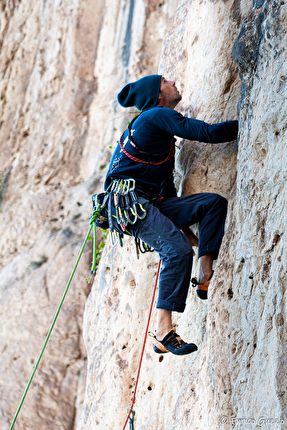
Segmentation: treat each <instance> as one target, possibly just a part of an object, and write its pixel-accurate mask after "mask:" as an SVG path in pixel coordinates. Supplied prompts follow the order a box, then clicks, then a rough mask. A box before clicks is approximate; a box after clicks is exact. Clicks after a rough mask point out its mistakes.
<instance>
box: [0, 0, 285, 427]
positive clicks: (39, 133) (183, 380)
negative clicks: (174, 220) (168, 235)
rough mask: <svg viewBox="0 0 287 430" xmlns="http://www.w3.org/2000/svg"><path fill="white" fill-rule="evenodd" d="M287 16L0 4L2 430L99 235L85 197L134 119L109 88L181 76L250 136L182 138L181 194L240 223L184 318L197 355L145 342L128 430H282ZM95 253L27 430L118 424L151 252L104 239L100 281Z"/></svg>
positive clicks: (237, 4)
mask: <svg viewBox="0 0 287 430" xmlns="http://www.w3.org/2000/svg"><path fill="white" fill-rule="evenodd" d="M286 9H287V8H286V5H285V4H284V2H277V1H276V2H273V1H267V0H265V1H264V0H254V1H253V3H252V4H251V1H249V0H242V1H239V0H234V1H233V2H225V1H222V2H221V1H197V0H193V1H191V0H181V1H176V0H173V1H172V0H169V1H164V2H157V1H153V0H145V1H140V0H130V1H121V2H120V1H113V2H112V1H111V0H105V1H104V0H86V1H76V0H72V1H66V0H62V1H61V0H56V1H54V2H52V1H40V0H34V1H30V2H28V1H26V0H25V1H23V0H22V1H20V0H19V1H17V0H14V1H10V2H6V3H5V4H3V5H1V11H0V29H1V32H0V33H1V35H0V76H1V79H0V91H1V99H0V112H1V113H0V115H1V117H0V154H1V155H0V157H1V164H0V188H1V189H0V202H1V208H0V209H1V213H0V245H1V246H0V253H1V260H0V264H1V276H0V292H1V293H0V297H1V334H0V337H1V341H0V353H1V360H0V363H1V383H0V391H1V395H0V398H1V402H0V408H1V414H0V424H1V428H9V425H10V423H11V420H12V418H13V415H14V413H15V411H16V409H17V406H18V403H19V401H20V398H21V395H22V393H23V391H24V388H25V386H26V383H27V381H28V379H29V376H30V374H31V372H32V369H33V365H34V364H35V360H36V359H37V357H38V354H39V352H40V349H41V347H42V344H43V342H44V339H45V335H46V334H47V331H48V329H49V326H50V323H51V321H52V319H53V316H54V313H55V311H56V308H57V305H58V303H59V301H60V298H61V295H62V293H63V291H64V288H65V285H66V283H67V280H68V278H69V275H70V272H71V270H72V267H73V264H74V262H75V260H76V258H77V255H78V253H79V250H80V247H81V244H82V242H83V239H84V237H85V234H86V231H87V230H88V222H87V218H88V216H89V213H90V211H91V208H90V195H91V194H92V193H94V192H98V191H100V190H101V189H102V183H103V178H104V175H105V172H106V167H107V164H108V162H109V159H110V157H111V154H112V146H114V144H115V142H116V140H118V138H119V136H120V134H121V131H122V129H123V128H124V127H125V126H126V121H127V119H130V118H131V117H132V115H133V110H129V111H128V112H126V111H125V110H123V109H121V108H119V107H118V106H117V104H116V102H115V94H116V93H117V91H118V90H119V89H120V88H121V87H122V85H123V84H125V83H126V82H127V81H130V80H134V79H137V78H139V77H141V76H143V75H145V74H148V73H156V72H157V70H159V72H160V73H161V74H163V75H165V76H166V77H167V78H171V79H175V80H176V81H177V86H178V88H179V89H180V90H181V92H182V94H183V99H182V102H181V104H180V105H179V110H180V111H181V112H182V113H184V114H186V115H189V116H193V117H196V118H198V119H202V120H205V121H208V122H220V121H223V120H227V119H233V118H236V117H237V116H238V118H239V122H240V134H239V139H238V142H232V143H229V144H220V145H209V144H199V143H196V142H189V141H182V140H181V141H180V140H179V141H178V147H179V148H178V150H177V156H176V171H175V183H176V185H177V187H178V190H179V194H189V193H194V192H202V191H203V192H206V191H210V192H218V193H220V194H222V195H224V196H225V197H227V198H228V200H229V214H228V219H227V224H226V234H225V237H224V241H223V244H222V248H221V252H220V255H219V259H218V261H217V265H216V271H215V276H214V278H213V281H212V283H211V288H210V294H209V300H208V303H204V302H201V301H199V299H198V298H197V297H196V296H195V294H194V292H193V291H190V294H189V298H188V305H187V308H186V311H185V313H184V314H183V315H175V316H174V324H175V326H176V327H178V331H179V332H180V334H181V335H182V337H183V338H184V339H187V340H190V341H193V342H195V343H196V344H197V345H198V346H199V350H198V352H197V353H194V354H191V355H190V356H187V357H181V358H180V357H177V358H176V357H174V356H172V355H169V354H167V355H165V356H157V355H155V354H154V353H153V351H152V348H151V345H150V342H149V341H148V343H147V346H146V349H145V353H144V357H143V364H142V370H141V378H140V383H139V387H138V392H137V397H136V403H135V407H134V409H135V412H136V414H135V428H137V429H142V430H143V429H146V428H148V429H149V430H163V429H170V430H179V429H184V430H185V429H186V430H187V429H188V430H190V429H191V428H192V429H194V430H195V429H198V430H203V429H210V430H213V429H214V430H218V429H231V428H235V429H242V428H246V429H252V428H268V429H271V430H273V429H276V430H277V429H284V428H286V423H287V416H286V386H287V385H286V382H287V381H286V372H285V366H284V364H285V360H286V341H287V338H286V323H285V321H286V317H287V316H286V304H285V285H286V282H287V279H286V278H287V275H286V253H284V244H286V233H285V231H286V215H285V213H286V167H285V165H286V156H285V152H286V151H285V140H286V109H287V104H286V100H285V93H286V88H285V85H286V80H287V78H286V67H287V66H286V46H287V45H286V37H287V36H286V27H287V23H286V12H287V11H286ZM238 71H239V72H238ZM195 231H196V227H195ZM98 233H99V239H100V232H98ZM100 240H101V239H100ZM90 261H91V243H90V242H89V243H88V245H87V248H86V249H85V252H84V255H83V258H82V260H81V262H80V265H79V268H78V271H77V272H76V276H75V279H74V281H73V283H72V285H71V288H70V291H69V293H68V295H67V298H66V300H65V302H64V307H63V309H62V311H61V313H60V316H59V319H58V321H57V324H56V326H55V329H54V332H53V334H52V337H51V340H50V341H49V343H48V347H47V350H46V352H45V354H44V356H43V359H42V361H41V364H40V366H39V370H38V372H37V373H36V376H35V379H34V382H33V383H32V385H31V389H30V391H29V392H28V395H27V398H26V400H25V403H24V406H23V409H22V410H21V412H20V415H19V418H18V420H17V422H16V424H15V427H14V428H15V429H16V430H17V429H19V430H20V429H23V430H24V429H29V430H30V429H31V430H34V429H35V430H36V429H37V430H38V429H39V428H41V429H43V430H45V429H47V430H48V429H49V430H50V429H52V428H61V429H67V430H70V429H74V430H75V429H77V430H88V429H95V428H99V429H111V428H121V427H122V426H123V424H124V422H125V418H126V408H127V407H129V406H130V403H131V398H132V393H133V390H134V384H135V376H136V371H137V366H138V363H139V358H140V351H141V347H142V341H143V335H144V330H145V324H146V320H147V316H148V308H149V304H150V300H151V293H152V288H153V283H154V280H155V273H156V270H157V265H158V257H157V256H156V255H154V254H144V255H141V257H140V259H139V260H137V258H136V254H135V250H134V245H133V240H132V239H125V240H124V246H123V248H120V247H119V246H117V247H113V246H112V244H111V243H110V240H107V244H106V247H105V250H104V253H103V256H102V259H101V262H100V265H99V268H98V271H97V275H96V278H95V281H94V283H93V285H92V288H91V285H90V284H87V283H86V280H85V278H87V277H89V270H90ZM196 270H197V261H196V258H195V261H194V274H196ZM84 306H85V316H84V325H83V321H82V316H83V310H84ZM155 316H156V313H155V311H154V312H153V315H152V323H151V327H150V328H151V330H153V327H154V323H155ZM82 326H84V343H85V345H84V343H83V340H82ZM86 357H87V360H86ZM84 392H85V393H84Z"/></svg>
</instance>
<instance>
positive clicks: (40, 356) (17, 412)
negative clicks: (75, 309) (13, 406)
mask: <svg viewBox="0 0 287 430" xmlns="http://www.w3.org/2000/svg"><path fill="white" fill-rule="evenodd" d="M93 225H94V221H92V222H91V221H90V227H89V231H88V233H87V235H86V238H85V240H84V243H83V245H82V248H81V250H80V253H79V255H78V258H77V261H76V263H75V266H74V268H73V270H72V273H71V276H70V278H69V280H68V283H67V286H66V288H65V291H64V294H63V296H62V299H61V301H60V304H59V306H58V309H57V311H56V314H55V316H54V319H53V321H52V324H51V327H50V329H49V332H48V334H47V336H46V339H45V342H44V345H43V347H42V349H41V352H40V355H39V357H38V360H37V362H36V364H35V367H34V369H33V372H32V374H31V376H30V379H29V381H28V383H27V386H26V388H25V391H24V394H23V396H22V398H21V401H20V403H19V406H18V409H17V411H16V413H15V416H14V418H13V421H12V423H11V426H10V428H9V430H12V429H13V427H14V424H15V422H16V419H17V417H18V415H19V412H20V410H21V408H22V405H23V403H24V400H25V397H26V394H27V392H28V390H29V387H30V385H31V382H32V380H33V378H34V375H35V373H36V370H37V368H38V365H39V363H40V361H41V358H42V355H43V353H44V350H45V348H46V346H47V343H48V341H49V338H50V336H51V333H52V330H53V328H54V325H55V323H56V320H57V318H58V315H59V312H60V310H61V307H62V305H63V302H64V300H65V297H66V295H67V292H68V289H69V286H70V284H71V282H72V279H73V277H74V274H75V271H76V268H77V266H78V263H79V261H80V258H81V256H82V253H83V251H84V248H85V246H86V243H87V240H88V238H89V235H90V232H91V229H92V226H93Z"/></svg>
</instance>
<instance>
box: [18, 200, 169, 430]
mask: <svg viewBox="0 0 287 430" xmlns="http://www.w3.org/2000/svg"><path fill="white" fill-rule="evenodd" d="M99 216H100V205H98V206H97V207H94V208H93V213H92V215H91V217H90V220H89V223H90V227H89V230H88V233H87V235H86V237H85V239H84V242H83V245H82V247H81V250H80V253H79V255H78V258H77V260H76V263H75V265H74V268H73V270H72V273H71V275H70V278H69V280H68V283H67V285H66V288H65V290H64V293H63V296H62V298H61V301H60V303H59V305H58V308H57V310H56V313H55V316H54V318H53V321H52V324H51V326H50V329H49V331H48V334H47V336H46V339H45V342H44V344H43V347H42V349H41V352H40V355H39V357H38V359H37V362H36V364H35V367H34V369H33V371H32V374H31V376H30V378H29V381H28V383H27V386H26V388H25V390H24V393H23V396H22V398H21V400H20V403H19V406H18V408H17V411H16V413H15V415H14V417H13V420H12V423H11V426H10V428H9V430H12V429H13V427H14V424H15V422H16V420H17V417H18V415H19V412H20V410H21V408H22V406H23V403H24V400H25V397H26V395H27V393H28V390H29V388H30V385H31V383H32V380H33V378H34V375H35V373H36V371H37V368H38V366H39V363H40V361H41V358H42V356H43V353H44V351H45V348H46V346H47V343H48V341H49V338H50V336H51V333H52V331H53V328H54V326H55V323H56V320H57V318H58V315H59V313H60V310H61V308H62V305H63V302H64V300H65V297H66V295H67V293H68V290H69V287H70V284H71V282H72V279H73V277H74V274H75V271H76V269H77V266H78V264H79V261H80V258H81V256H82V254H83V251H84V248H85V246H86V243H87V241H88V240H89V237H90V232H91V230H92V228H93V236H94V241H93V263H92V268H91V274H92V275H94V274H95V269H96V225H95V221H96V220H97V219H98V218H99ZM141 252H143V251H141ZM144 252H147V250H145V251H144ZM160 265H161V260H159V263H158V269H157V274H156V280H155V284H154V289H153V294H152V300H151V305H150V310H149V315H148V321H147V326H146V331H145V336H144V341H143V347H142V352H141V357H140V362H139V366H138V371H137V377H136V383H135V389H134V394H133V399H132V403H131V407H130V408H128V410H129V413H128V416H127V418H126V422H125V424H124V427H123V430H124V429H125V427H126V424H127V422H128V420H129V421H130V430H133V422H134V411H133V410H132V408H133V405H134V402H135V397H136V391H137V386H138V381H139V376H140V369H141V364H142V360H143V354H144V349H145V344H146V339H147V335H148V328H149V323H150V319H151V314H152V308H153V303H154V298H155V292H156V286H157V281H158V277H159V271H160ZM90 279H91V278H90Z"/></svg>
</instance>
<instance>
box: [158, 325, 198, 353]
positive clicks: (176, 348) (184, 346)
mask: <svg viewBox="0 0 287 430" xmlns="http://www.w3.org/2000/svg"><path fill="white" fill-rule="evenodd" d="M153 338H154V340H153V349H154V351H155V352H156V353H157V354H165V353H166V352H171V353H172V354H175V355H186V354H190V353H191V352H194V351H197V346H196V345H195V344H194V343H186V342H184V341H183V340H182V339H181V338H180V336H179V335H178V334H177V333H176V332H175V330H174V329H173V330H171V331H170V332H169V333H168V334H167V335H166V336H165V337H164V338H163V340H158V339H157V338H156V336H155V335H153Z"/></svg>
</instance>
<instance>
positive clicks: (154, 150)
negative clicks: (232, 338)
mask: <svg viewBox="0 0 287 430" xmlns="http://www.w3.org/2000/svg"><path fill="white" fill-rule="evenodd" d="M180 100H181V95H180V93H179V91H178V90H177V88H176V86H175V82H173V81H167V80H166V79H165V78H164V77H162V76H160V75H150V76H146V77H144V78H141V79H139V80H138V81H136V82H133V83H130V84H128V85H126V86H125V87H124V88H123V89H122V90H121V91H120V93H119V94H118V102H119V104H120V105H121V106H123V107H133V106H134V107H136V108H137V109H138V110H139V111H140V112H141V113H140V114H139V115H138V116H137V117H136V118H135V119H134V120H133V121H132V122H131V124H130V125H129V127H128V128H127V130H125V131H124V133H123V134H122V136H121V139H120V142H119V144H118V146H117V148H116V150H115V152H114V154H113V157H112V159H111V162H110V166H109V170H108V173H107V177H106V181H105V190H106V191H107V190H112V193H113V199H111V200H112V203H111V205H110V211H109V212H110V215H109V220H110V224H111V223H112V228H113V229H115V230H116V231H118V232H119V233H120V234H123V233H126V234H131V235H133V236H134V237H136V238H139V239H141V240H142V241H143V242H144V243H146V244H148V245H149V246H151V247H153V248H154V249H155V251H157V252H158V253H159V256H160V258H161V260H162V267H161V272H160V277H159V292H158V302H157V329H156V336H154V340H153V348H154V351H155V352H157V353H164V352H171V353H173V354H176V355H185V354H189V353H191V352H193V351H196V350H197V346H196V345H195V344H193V343H186V342H184V341H183V340H182V339H181V338H180V336H179V335H178V334H177V333H175V331H174V329H173V327H172V312H173V311H175V312H183V311H184V308H185V302H186V297H187V293H188V289H189V285H190V277H191V269H192V259H193V249H192V246H198V258H199V274H198V281H196V280H195V281H194V283H195V284H196V286H197V295H198V296H199V298H201V299H207V290H208V285H209V282H210V279H211V277H212V274H213V271H212V263H213V260H214V259H216V258H217V256H218V252H219V247H220V244H221V240H222V237H223V234H224V223H225V218H226V212H227V201H226V199H225V198H223V197H221V196H219V195H217V194H212V193H201V194H195V195H189V196H185V197H177V194H176V190H175V187H174V183H173V169H174V142H175V140H174V135H176V136H178V137H181V138H184V139H189V140H196V141H199V142H206V143H222V142H229V141H232V140H235V139H236V138H237V133H238V122H237V121H227V122H223V123H220V124H214V125H210V124H207V123H205V122H203V121H199V120H196V119H193V118H187V117H184V116H182V115H181V114H180V113H178V112H177V111H176V110H175V109H174V108H175V106H176V105H177V104H178V103H179V102H180ZM131 183H132V185H133V187H132V192H133V194H132V196H133V203H135V204H137V205H138V206H137V207H138V211H136V210H134V211H132V213H133V214H134V216H135V217H134V218H133V219H132V220H131V219H130V217H129V216H126V217H124V216H122V213H123V212H125V211H124V204H123V203H122V206H120V205H119V200H120V199H121V191H122V196H123V197H125V196H126V195H127V192H128V189H129V186H130V184H131ZM125 190H126V191H125ZM133 207H134V208H135V206H133ZM121 208H122V210H121ZM125 213H126V212H125ZM195 223H199V238H198V239H197V237H196V236H195V235H194V234H193V233H192V232H191V230H190V229H189V226H191V225H192V224H195Z"/></svg>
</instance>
